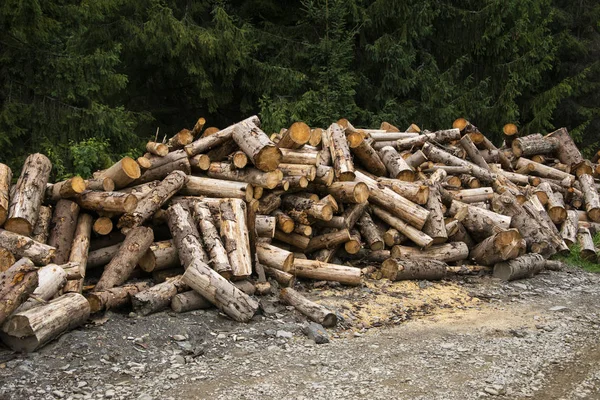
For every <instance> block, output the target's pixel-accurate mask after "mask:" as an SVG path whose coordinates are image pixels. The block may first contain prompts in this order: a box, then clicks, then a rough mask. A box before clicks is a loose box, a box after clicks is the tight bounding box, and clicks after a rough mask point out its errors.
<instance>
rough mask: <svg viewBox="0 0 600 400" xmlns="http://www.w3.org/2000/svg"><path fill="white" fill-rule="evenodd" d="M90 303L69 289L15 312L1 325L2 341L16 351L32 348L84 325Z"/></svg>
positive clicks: (26, 350) (88, 314)
mask: <svg viewBox="0 0 600 400" xmlns="http://www.w3.org/2000/svg"><path fill="white" fill-rule="evenodd" d="M89 316H90V306H89V303H88V302H87V300H86V299H85V297H83V296H82V295H80V294H79V293H67V294H64V295H62V296H60V297H58V298H56V299H54V300H52V301H51V302H49V303H47V304H44V305H41V306H39V307H35V308H32V309H29V310H27V311H23V312H21V313H17V314H14V315H13V316H12V317H10V318H9V320H8V321H6V323H5V324H4V326H3V327H2V334H1V338H2V341H3V342H4V343H5V344H6V345H8V346H9V347H10V348H11V349H12V350H13V351H18V352H32V351H34V350H35V349H37V348H39V347H41V346H42V345H44V344H46V343H48V342H49V341H51V340H52V339H55V338H57V337H58V336H60V335H62V334H63V333H65V332H67V331H69V330H72V329H74V328H76V327H78V326H80V325H82V324H83V323H84V322H85V321H86V320H87V319H88V317H89Z"/></svg>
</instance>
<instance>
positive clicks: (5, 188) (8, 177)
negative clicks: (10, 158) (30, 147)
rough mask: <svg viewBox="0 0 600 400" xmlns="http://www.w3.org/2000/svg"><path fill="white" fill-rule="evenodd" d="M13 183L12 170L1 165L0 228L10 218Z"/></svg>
mask: <svg viewBox="0 0 600 400" xmlns="http://www.w3.org/2000/svg"><path fill="white" fill-rule="evenodd" d="M11 181H12V171H11V169H10V168H9V167H8V165H6V164H2V163H0V227H1V226H2V225H4V221H6V218H7V217H8V204H9V200H10V184H11Z"/></svg>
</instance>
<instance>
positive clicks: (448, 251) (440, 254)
mask: <svg viewBox="0 0 600 400" xmlns="http://www.w3.org/2000/svg"><path fill="white" fill-rule="evenodd" d="M391 256H392V258H402V259H409V260H420V259H431V260H439V261H444V262H451V261H462V260H466V259H467V258H468V257H469V248H468V247H467V245H466V244H465V243H461V242H454V243H446V244H442V245H438V246H431V247H429V248H427V249H425V250H421V249H418V248H416V247H408V246H401V245H396V246H394V247H392V252H391Z"/></svg>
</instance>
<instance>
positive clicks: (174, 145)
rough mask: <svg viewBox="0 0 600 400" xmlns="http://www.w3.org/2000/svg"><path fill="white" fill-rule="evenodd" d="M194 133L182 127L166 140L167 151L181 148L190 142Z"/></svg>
mask: <svg viewBox="0 0 600 400" xmlns="http://www.w3.org/2000/svg"><path fill="white" fill-rule="evenodd" d="M192 140H194V135H193V133H192V132H191V131H190V130H189V129H185V128H184V129H182V130H180V131H179V132H177V133H176V134H175V135H173V136H172V137H171V138H169V140H168V141H167V147H168V148H169V151H172V150H179V149H182V148H183V147H184V146H186V145H188V144H190V143H192Z"/></svg>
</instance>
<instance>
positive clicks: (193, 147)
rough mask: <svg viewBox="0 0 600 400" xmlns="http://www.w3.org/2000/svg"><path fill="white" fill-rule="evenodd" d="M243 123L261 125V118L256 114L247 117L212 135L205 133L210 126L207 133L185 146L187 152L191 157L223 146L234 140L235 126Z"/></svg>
mask: <svg viewBox="0 0 600 400" xmlns="http://www.w3.org/2000/svg"><path fill="white" fill-rule="evenodd" d="M243 124H255V125H257V126H259V125H260V120H259V119H258V117H257V116H256V115H253V116H251V117H249V118H246V119H245V120H243V121H240V122H238V123H236V124H234V125H231V126H228V127H227V128H225V129H223V130H220V131H218V132H215V133H212V134H210V135H205V134H206V132H208V130H209V128H207V129H206V131H205V134H203V135H202V137H201V138H200V139H198V140H196V141H194V142H192V143H190V144H188V145H186V146H185V152H186V153H187V154H188V156H189V157H192V156H195V155H196V154H200V153H206V152H207V151H208V150H210V149H213V148H216V147H218V146H221V145H222V144H224V143H226V142H228V141H230V140H232V134H233V130H234V128H235V127H237V126H240V125H243Z"/></svg>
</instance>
